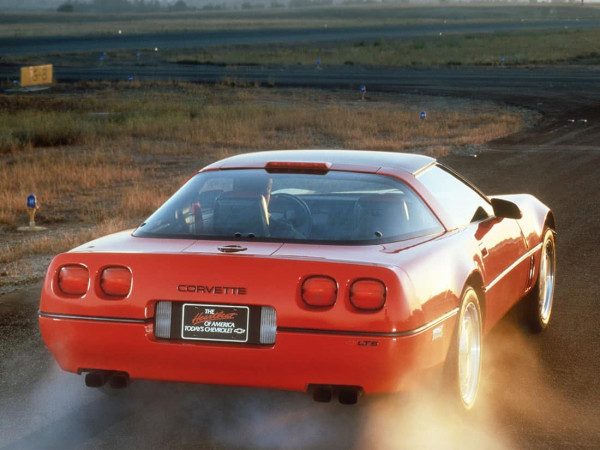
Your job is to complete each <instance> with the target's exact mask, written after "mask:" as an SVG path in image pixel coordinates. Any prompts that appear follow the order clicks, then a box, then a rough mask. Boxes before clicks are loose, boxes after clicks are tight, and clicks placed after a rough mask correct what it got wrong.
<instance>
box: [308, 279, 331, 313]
mask: <svg viewBox="0 0 600 450" xmlns="http://www.w3.org/2000/svg"><path fill="white" fill-rule="evenodd" d="M336 298H337V283H336V282H335V280H333V279H332V278H329V277H322V276H316V277H310V278H307V279H306V280H304V283H302V300H303V301H304V303H306V304H307V305H310V306H314V307H318V308H323V307H327V306H333V305H334V304H335V300H336Z"/></svg>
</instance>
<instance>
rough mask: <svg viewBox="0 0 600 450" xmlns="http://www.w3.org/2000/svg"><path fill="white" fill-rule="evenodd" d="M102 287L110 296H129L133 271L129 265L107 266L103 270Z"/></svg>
mask: <svg viewBox="0 0 600 450" xmlns="http://www.w3.org/2000/svg"><path fill="white" fill-rule="evenodd" d="M100 287H101V288H102V292H104V293H105V294H106V295H108V296H110V297H127V296H128V295H129V291H130V290H131V271H130V270H129V269H128V268H127V267H107V268H106V269H104V270H103V271H102V275H101V277H100Z"/></svg>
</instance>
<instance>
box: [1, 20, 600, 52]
mask: <svg viewBox="0 0 600 450" xmlns="http://www.w3.org/2000/svg"><path fill="white" fill-rule="evenodd" d="M599 25H600V21H599V20H598V19H561V20H552V19H548V20H524V21H506V22H496V23H494V22H491V23H484V24H482V23H458V24H457V23H446V24H444V23H439V24H418V25H404V26H385V27H381V26H375V27H354V26H353V27H330V28H325V27H324V28H317V29H315V28H309V27H310V24H307V28H302V29H293V28H283V29H268V30H264V29H257V30H217V31H194V32H184V33H180V32H174V33H171V32H168V33H148V34H135V35H127V30H126V29H125V30H124V33H123V34H121V35H118V34H115V35H112V36H105V35H102V36H73V37H41V38H22V37H19V38H0V55H6V56H22V55H32V54H36V55H40V54H41V55H44V54H49V53H71V52H73V53H76V52H107V51H111V50H141V49H148V48H150V49H153V48H155V47H158V48H159V49H161V50H166V49H168V50H174V49H186V48H198V47H200V48H201V47H210V46H215V45H239V44H244V45H250V44H253V45H256V44H294V43H297V44H302V43H311V44H314V43H319V42H343V41H350V42H356V41H360V40H374V39H400V38H413V37H421V36H437V35H439V33H443V34H449V33H493V32H502V31H527V30H530V31H532V30H561V29H589V28H597V27H598V26H599ZM115 32H116V30H115Z"/></svg>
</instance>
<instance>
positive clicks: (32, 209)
mask: <svg viewBox="0 0 600 450" xmlns="http://www.w3.org/2000/svg"><path fill="white" fill-rule="evenodd" d="M38 208H39V205H38V202H37V198H36V197H35V194H29V195H28V196H27V212H28V214H29V227H30V228H35V213H36V212H37V210H38Z"/></svg>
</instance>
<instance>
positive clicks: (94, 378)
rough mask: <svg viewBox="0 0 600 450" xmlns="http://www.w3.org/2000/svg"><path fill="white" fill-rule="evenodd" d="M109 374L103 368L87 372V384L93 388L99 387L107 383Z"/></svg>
mask: <svg viewBox="0 0 600 450" xmlns="http://www.w3.org/2000/svg"><path fill="white" fill-rule="evenodd" d="M107 380H108V374H107V373H106V372H104V371H102V370H95V371H93V372H88V373H86V374H85V385H86V386H87V387H91V388H99V387H102V386H104V385H105V384H106V381H107Z"/></svg>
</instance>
